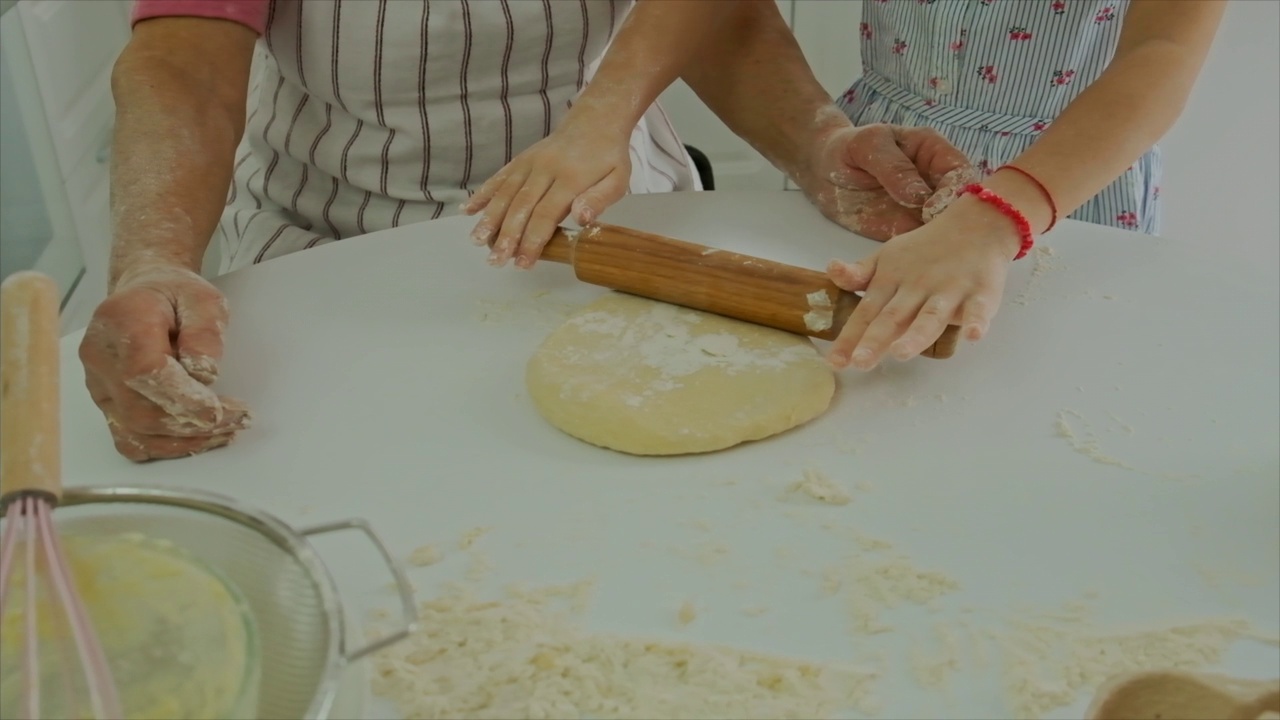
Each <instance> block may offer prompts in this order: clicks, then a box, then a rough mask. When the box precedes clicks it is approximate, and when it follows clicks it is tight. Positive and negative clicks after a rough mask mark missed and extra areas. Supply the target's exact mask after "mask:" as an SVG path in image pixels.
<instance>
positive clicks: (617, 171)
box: [462, 111, 631, 269]
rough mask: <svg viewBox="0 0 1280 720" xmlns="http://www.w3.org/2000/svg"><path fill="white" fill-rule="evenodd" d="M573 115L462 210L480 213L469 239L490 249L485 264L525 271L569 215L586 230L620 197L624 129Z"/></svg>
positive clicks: (627, 172)
mask: <svg viewBox="0 0 1280 720" xmlns="http://www.w3.org/2000/svg"><path fill="white" fill-rule="evenodd" d="M614 125H616V123H603V122H592V121H591V120H590V118H588V117H587V116H585V115H580V116H575V115H574V114H573V112H572V111H571V112H570V115H568V116H566V117H565V120H564V122H563V123H562V124H561V125H560V127H558V128H556V130H555V131H554V132H552V133H551V135H549V136H547V137H546V138H543V139H542V140H540V141H538V142H537V143H534V144H533V145H532V146H531V147H529V148H528V149H527V150H525V151H524V152H522V153H520V154H519V155H517V156H516V157H515V158H513V159H512V160H511V162H509V163H507V165H506V166H505V167H503V168H502V169H501V170H499V171H498V172H497V174H495V175H494V176H493V177H492V178H490V179H489V180H488V181H486V182H485V183H484V184H483V185H481V186H480V189H479V190H477V191H476V193H475V194H474V195H472V196H471V198H470V199H469V200H468V201H467V202H466V203H464V204H463V205H462V211H463V212H464V213H466V214H468V215H474V214H475V213H478V212H481V211H483V214H482V215H481V216H480V220H479V221H478V222H477V223H476V226H475V229H474V230H472V232H471V240H472V241H473V242H474V243H475V244H476V245H481V246H483V245H487V246H489V248H490V252H489V263H490V264H491V265H495V266H502V265H505V264H507V262H508V261H509V260H511V259H512V258H514V259H515V265H516V267H518V268H524V269H527V268H531V267H533V264H534V263H535V262H536V261H537V259H538V256H539V255H540V254H541V253H542V248H543V247H545V246H546V244H547V242H548V241H549V240H550V239H551V235H552V233H554V232H555V230H556V228H557V227H559V226H560V224H561V223H562V222H564V220H565V218H567V217H569V216H570V214H572V215H573V219H574V221H575V222H577V223H579V224H586V223H589V222H591V221H592V220H594V219H595V218H597V217H599V215H600V213H602V212H604V210H605V208H607V207H609V206H610V205H612V204H613V203H615V202H617V201H618V200H619V199H620V198H621V197H622V196H623V195H625V194H626V192H627V188H628V186H629V185H630V182H631V157H630V148H629V140H630V136H631V133H630V130H631V129H630V128H629V127H628V128H625V129H624V128H619V127H614Z"/></svg>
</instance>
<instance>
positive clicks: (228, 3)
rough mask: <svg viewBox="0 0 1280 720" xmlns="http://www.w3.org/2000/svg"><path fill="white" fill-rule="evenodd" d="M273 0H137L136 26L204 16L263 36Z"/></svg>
mask: <svg viewBox="0 0 1280 720" xmlns="http://www.w3.org/2000/svg"><path fill="white" fill-rule="evenodd" d="M271 2H272V0H134V3H133V24H135V25H136V24H137V23H139V22H141V21H142V20H149V19H151V18H158V17H202V18H214V19H216V20H230V21H232V22H238V23H240V24H241V25H245V26H247V27H249V28H251V29H253V30H254V32H257V33H258V34H259V35H261V34H263V33H264V32H266V30H267V13H268V11H269V10H270V9H271Z"/></svg>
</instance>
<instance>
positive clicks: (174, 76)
mask: <svg viewBox="0 0 1280 720" xmlns="http://www.w3.org/2000/svg"><path fill="white" fill-rule="evenodd" d="M194 80H195V79H194V78H193V77H192V76H191V74H190V73H189V72H186V71H184V70H182V69H181V68H178V67H175V66H173V65H172V64H170V63H167V62H165V61H164V60H163V59H160V58H158V57H157V56H155V55H149V56H146V57H129V56H128V55H122V57H121V60H120V61H119V62H118V63H117V65H116V68H115V72H114V73H113V75H112V92H113V94H114V97H115V102H116V108H117V110H116V127H115V139H114V146H113V152H112V160H111V232H112V237H113V242H112V248H111V264H110V277H109V283H110V286H111V287H113V288H114V287H115V285H116V283H117V282H118V281H119V279H120V277H121V275H122V274H123V273H125V272H126V271H130V270H136V269H138V268H141V267H145V266H150V265H158V264H164V265H176V266H179V267H183V268H186V269H190V270H192V271H195V272H199V270H200V265H201V262H202V260H203V258H204V253H205V249H206V248H207V247H208V244H209V240H210V238H211V237H212V235H213V233H214V231H215V229H216V227H217V223H218V218H219V216H220V215H221V212H222V209H223V206H224V205H225V203H226V195H227V188H228V187H229V185H230V182H231V174H232V166H233V164H234V155H235V148H236V145H237V144H238V143H239V140H240V135H241V133H242V131H243V128H244V111H243V107H244V106H243V99H242V100H241V103H240V105H239V107H240V110H239V112H235V111H231V110H229V108H227V107H226V106H225V104H223V103H219V102H216V101H215V100H213V99H211V98H210V93H209V92H208V91H207V89H202V84H201V83H199V82H195V81H194Z"/></svg>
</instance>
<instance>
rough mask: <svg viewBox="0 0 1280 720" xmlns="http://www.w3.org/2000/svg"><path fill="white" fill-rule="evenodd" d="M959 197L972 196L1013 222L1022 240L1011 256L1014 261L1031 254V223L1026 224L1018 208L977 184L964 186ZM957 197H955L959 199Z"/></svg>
mask: <svg viewBox="0 0 1280 720" xmlns="http://www.w3.org/2000/svg"><path fill="white" fill-rule="evenodd" d="M959 195H973V196H974V197H976V198H978V199H979V200H981V201H983V202H985V203H987V204H988V205H990V206H992V207H994V208H995V209H997V210H999V211H1000V213H1001V214H1003V215H1004V216H1005V217H1007V218H1009V219H1010V220H1012V221H1013V224H1014V225H1016V226H1017V228H1018V236H1019V237H1020V238H1022V247H1021V248H1019V249H1018V254H1017V255H1014V256H1013V259H1014V260H1021V259H1022V258H1024V257H1026V256H1027V253H1029V252H1031V248H1032V246H1034V245H1035V239H1034V237H1033V236H1032V234H1031V223H1030V222H1027V216H1026V215H1023V214H1022V212H1021V211H1020V210H1018V208H1016V207H1014V206H1013V205H1012V204H1010V203H1009V201H1008V200H1005V199H1004V198H1002V197H1000V195H998V194H997V193H995V192H993V191H991V190H988V189H987V188H984V187H982V186H981V185H979V184H977V183H973V184H972V185H966V186H964V188H963V189H962V190H960V194H959ZM959 195H957V197H959Z"/></svg>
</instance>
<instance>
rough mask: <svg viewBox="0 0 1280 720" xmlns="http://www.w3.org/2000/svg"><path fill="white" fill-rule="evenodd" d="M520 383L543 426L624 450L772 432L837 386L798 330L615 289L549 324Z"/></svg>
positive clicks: (802, 419) (819, 404) (711, 443)
mask: <svg viewBox="0 0 1280 720" xmlns="http://www.w3.org/2000/svg"><path fill="white" fill-rule="evenodd" d="M525 382H526V384H527V386H528V389H529V396H530V397H531V398H532V399H533V402H534V404H535V405H536V406H537V408H538V412H540V413H541V414H542V416H543V417H544V418H546V420H547V421H548V422H550V423H551V424H552V425H554V426H555V427H557V428H559V429H560V430H563V431H564V432H566V433H568V434H569V435H572V436H574V437H576V438H578V439H580V440H585V441H586V442H589V443H591V444H593V445H599V446H601V447H606V448H611V449H613V450H619V451H621V452H625V453H631V454H633V455H682V454H686V453H702V452H711V451H714V450H722V449H724V448H727V447H732V446H734V445H737V444H739V443H744V442H749V441H751V440H759V439H761V438H766V437H769V436H770V435H776V434H778V433H781V432H784V431H786V430H790V429H791V428H794V427H796V426H798V425H802V424H804V423H806V422H808V421H809V420H812V419H813V418H815V417H817V416H818V415H821V414H822V413H823V411H825V410H826V409H827V407H829V406H830V404H831V398H832V396H833V395H834V394H835V387H836V381H835V374H834V373H833V372H832V370H831V368H830V367H829V366H828V365H827V363H826V362H825V361H824V360H823V359H822V357H821V356H820V355H819V354H818V351H817V348H815V347H814V346H813V343H812V342H810V340H809V339H808V338H806V337H801V336H799V335H793V334H791V333H787V332H783V331H780V330H774V329H772V328H766V327H761V326H759V325H753V324H751V323H745V322H741V321H739V320H733V319H730V318H726V317H721V316H719V315H713V314H710V313H703V312H697V311H694V310H688V309H685V308H680V307H676V306H674V305H668V304H666V303H660V302H656V301H653V300H647V299H644V298H639V297H635V296H632V295H625V294H622V293H609V294H607V295H604V296H603V297H601V298H600V299H599V300H597V301H595V302H593V303H591V304H590V305H588V306H586V307H585V308H583V309H581V310H579V311H578V312H577V313H575V314H574V315H573V316H572V317H570V318H569V319H568V320H567V321H566V322H565V324H564V325H562V326H561V327H560V328H558V329H557V330H556V331H555V332H553V333H551V335H550V336H548V337H547V339H546V340H545V341H543V343H542V345H541V346H539V348H538V349H537V350H536V351H535V352H534V354H533V357H531V358H530V359H529V364H528V367H527V369H526V373H525Z"/></svg>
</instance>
